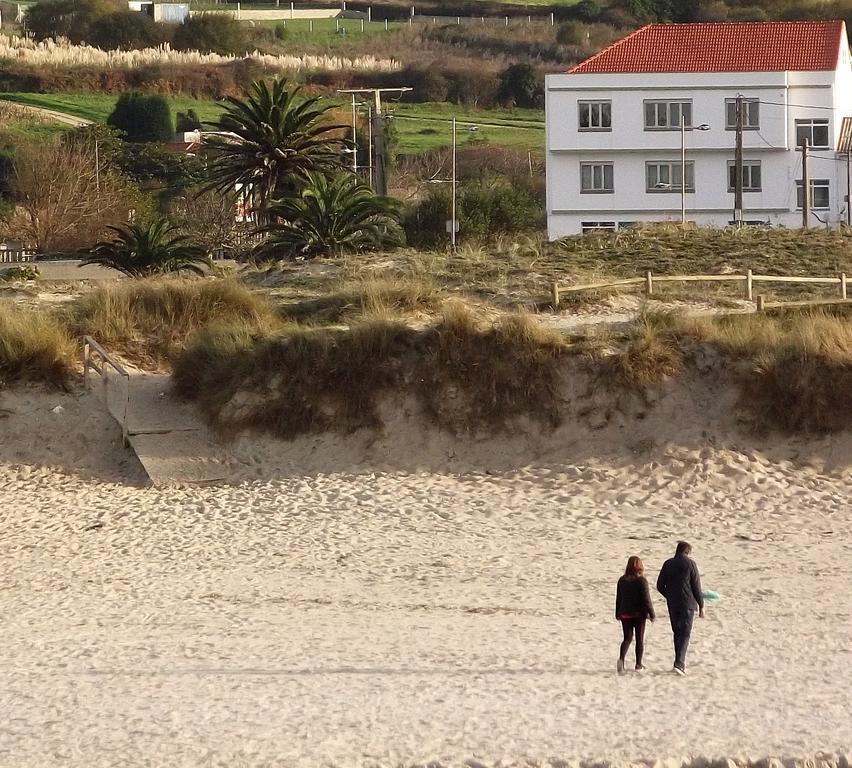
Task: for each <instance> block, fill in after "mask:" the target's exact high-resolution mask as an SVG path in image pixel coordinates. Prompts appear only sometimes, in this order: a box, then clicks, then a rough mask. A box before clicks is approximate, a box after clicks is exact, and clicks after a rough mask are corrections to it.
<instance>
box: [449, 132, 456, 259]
mask: <svg viewBox="0 0 852 768" xmlns="http://www.w3.org/2000/svg"><path fill="white" fill-rule="evenodd" d="M450 217H451V219H452V223H451V224H450V245H452V247H453V250H455V249H456V228H457V227H456V118H455V116H453V205H452V211H451V212H450Z"/></svg>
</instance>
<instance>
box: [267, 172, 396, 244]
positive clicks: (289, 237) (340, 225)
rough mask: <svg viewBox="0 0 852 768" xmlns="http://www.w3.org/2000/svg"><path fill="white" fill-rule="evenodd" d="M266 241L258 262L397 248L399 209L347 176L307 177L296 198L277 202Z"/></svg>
mask: <svg viewBox="0 0 852 768" xmlns="http://www.w3.org/2000/svg"><path fill="white" fill-rule="evenodd" d="M269 213H270V215H271V216H272V217H273V221H272V222H271V223H270V224H268V225H267V226H265V227H263V228H262V229H261V232H263V233H265V234H267V235H268V236H269V237H268V238H267V240H266V241H265V242H263V243H262V244H261V245H260V246H258V248H257V249H256V254H257V255H258V256H260V257H262V258H269V257H272V258H296V257H303V258H313V257H315V256H324V255H329V254H338V253H341V252H345V251H364V250H372V249H375V248H379V247H381V246H391V245H399V243H400V242H401V239H402V238H401V229H400V227H399V219H400V211H399V207H398V204H397V203H396V202H395V201H393V200H390V199H389V198H385V197H378V196H376V195H375V194H374V193H373V191H372V190H371V189H370V188H369V187H368V186H367V185H366V184H362V183H361V182H359V181H358V179H357V178H356V177H355V176H354V175H353V174H351V173H347V172H340V173H338V174H337V175H336V176H327V175H325V174H322V173H310V174H308V177H307V180H306V183H305V186H304V187H303V188H302V191H301V193H300V194H299V195H297V196H293V197H288V198H284V199H282V200H278V201H276V202H275V203H274V204H273V205H272V206H271V207H270V209H269Z"/></svg>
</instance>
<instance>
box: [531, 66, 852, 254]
mask: <svg viewBox="0 0 852 768" xmlns="http://www.w3.org/2000/svg"><path fill="white" fill-rule="evenodd" d="M844 62H845V63H844ZM738 94H739V95H742V96H744V97H745V98H757V99H759V100H760V101H761V102H762V103H761V104H760V127H759V130H757V131H755V130H746V131H744V132H743V157H744V160H745V161H748V160H760V161H761V176H762V180H761V187H762V191H760V192H745V193H744V196H743V204H744V218H745V219H746V220H752V221H765V222H768V223H771V224H773V225H777V226H792V227H796V226H801V223H802V214H801V211H800V210H797V209H796V181H797V180H798V179H801V175H802V174H801V154H800V152H799V151H798V150H797V148H796V147H795V143H796V141H795V136H796V133H795V130H796V129H795V125H796V124H795V121H796V120H797V119H807V118H828V119H829V141H830V142H831V148H830V149H821V150H815V151H814V152H813V154H812V157H811V161H810V176H811V178H812V179H828V180H829V182H830V193H829V196H830V201H829V202H830V208H829V210H827V211H823V210H820V211H815V212H814V214H815V215H814V216H812V218H811V225H812V226H819V225H820V223H821V222H820V219H823V220H826V221H828V222H829V223H837V222H838V221H840V220H842V219H845V200H844V196H845V194H846V166H845V160H844V161H843V162H838V159H837V158H836V157H835V153H834V151H833V147H834V146H836V140H837V135H838V132H839V128H840V118H841V117H842V116H843V115H847V114H852V74H850V70H849V56H848V53H844V54H843V55H842V57H841V70H840V71H838V72H741V73H706V74H705V73H699V74H692V73H690V74H641V75H638V74H583V75H567V74H562V75H550V76H548V78H547V81H546V131H547V201H548V228H549V233H550V237H551V238H558V237H563V236H565V235H568V234H576V233H579V232H580V231H581V225H582V223H583V222H595V221H599V222H612V221H615V222H637V221H640V222H641V221H666V220H674V221H680V215H681V214H680V192H679V191H675V192H671V191H662V192H660V191H652V192H649V191H647V190H646V179H645V163H646V161H654V160H659V161H671V162H677V163H679V162H680V131H679V130H671V131H648V130H645V127H644V112H643V102H644V101H645V100H646V99H678V98H685V99H691V100H692V123H693V125H700V124H702V123H704V124H707V125H709V126H710V129H709V130H707V131H697V130H687V132H686V152H687V161H693V162H694V163H695V192H694V193H687V194H686V206H687V219H688V220H689V221H694V222H696V223H698V224H702V225H706V226H725V225H727V224H728V223H729V222H730V220H731V219H732V217H733V194H732V193H730V192H728V178H727V173H728V161H729V160H733V159H734V143H735V132H734V131H733V130H728V129H726V127H725V100H726V99H733V98H736V96H737V95H738ZM598 99H599V100H609V101H611V102H612V130H611V131H580V130H579V128H578V101H586V100H591V101H594V100H598ZM835 105H837V107H838V108H837V109H835V108H834V107H835ZM581 162H611V163H612V164H613V169H614V191H613V193H611V194H610V193H583V194H581V193H580V176H579V174H580V163H581ZM817 217H819V218H817Z"/></svg>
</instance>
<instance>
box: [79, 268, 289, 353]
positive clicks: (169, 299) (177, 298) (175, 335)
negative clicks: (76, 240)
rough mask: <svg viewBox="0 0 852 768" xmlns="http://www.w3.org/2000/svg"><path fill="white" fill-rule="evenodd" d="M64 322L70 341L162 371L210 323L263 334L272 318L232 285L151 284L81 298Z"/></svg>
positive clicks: (263, 305) (124, 285) (121, 285)
mask: <svg viewBox="0 0 852 768" xmlns="http://www.w3.org/2000/svg"><path fill="white" fill-rule="evenodd" d="M66 322H67V323H68V325H69V328H70V329H71V330H72V331H73V333H75V335H77V336H82V335H84V334H89V335H91V336H93V337H94V338H95V339H97V340H98V341H99V342H100V343H101V344H104V345H106V346H107V347H109V348H111V349H115V350H117V351H119V352H120V353H122V354H123V355H125V356H126V357H127V358H128V359H129V360H131V361H133V362H135V363H138V364H142V365H148V366H151V365H153V366H163V365H165V364H167V363H168V361H169V360H170V359H171V357H172V355H173V354H174V353H175V351H176V350H177V349H179V348H180V347H181V346H182V345H183V343H184V342H185V340H186V339H187V338H188V337H189V336H190V334H192V333H194V332H195V331H198V330H199V329H201V328H204V327H205V326H207V325H210V324H211V323H222V322H224V323H238V324H244V325H247V326H250V327H254V328H258V329H264V328H269V327H271V326H272V325H273V324H274V316H273V312H272V309H271V307H270V306H269V305H268V304H267V302H266V301H265V300H264V299H263V298H262V297H260V296H258V295H257V294H255V293H252V292H251V291H249V290H247V289H246V288H244V287H243V286H241V285H239V284H238V283H236V282H234V281H230V280H191V279H183V280H181V279H155V280H132V281H122V282H118V283H115V284H112V285H108V286H105V287H103V288H97V289H95V290H94V291H92V292H91V293H88V294H84V295H82V296H80V297H79V298H78V299H77V300H76V301H75V302H74V303H73V304H72V306H71V309H70V316H69V317H67V318H66Z"/></svg>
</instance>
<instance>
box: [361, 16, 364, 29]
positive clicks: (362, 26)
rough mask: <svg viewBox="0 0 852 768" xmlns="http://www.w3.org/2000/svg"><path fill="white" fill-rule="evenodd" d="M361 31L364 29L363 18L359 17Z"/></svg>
mask: <svg viewBox="0 0 852 768" xmlns="http://www.w3.org/2000/svg"><path fill="white" fill-rule="evenodd" d="M361 31H362V32H363V31H364V19H361Z"/></svg>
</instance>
